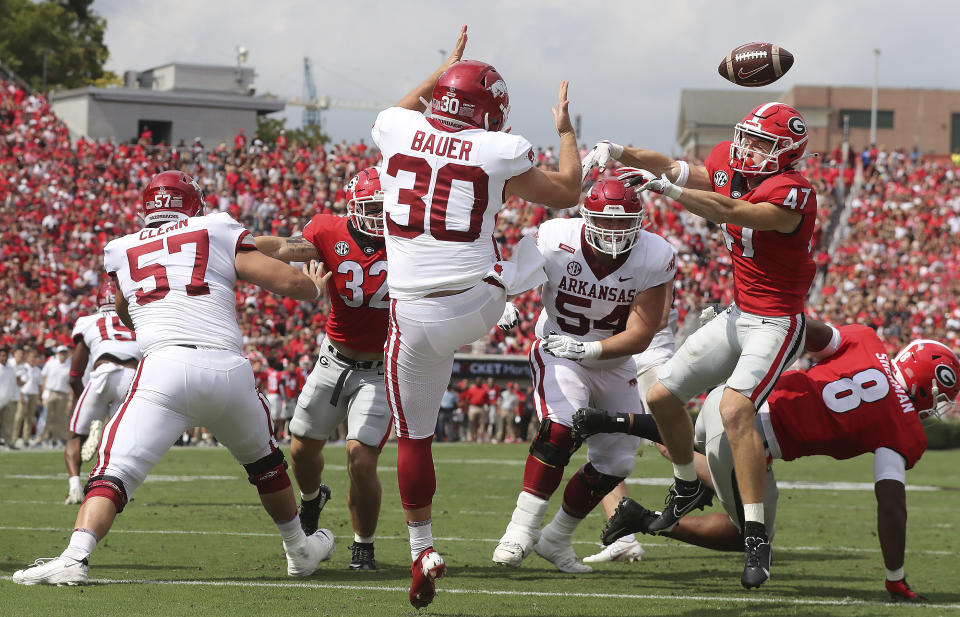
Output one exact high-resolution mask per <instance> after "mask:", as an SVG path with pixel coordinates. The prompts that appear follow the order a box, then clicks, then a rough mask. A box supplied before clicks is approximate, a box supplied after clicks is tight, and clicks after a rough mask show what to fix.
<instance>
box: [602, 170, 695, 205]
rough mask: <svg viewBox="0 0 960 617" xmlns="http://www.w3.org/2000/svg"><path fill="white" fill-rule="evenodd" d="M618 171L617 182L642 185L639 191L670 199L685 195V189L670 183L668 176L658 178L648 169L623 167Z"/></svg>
mask: <svg viewBox="0 0 960 617" xmlns="http://www.w3.org/2000/svg"><path fill="white" fill-rule="evenodd" d="M617 171H619V172H620V173H619V175H618V176H617V180H620V181H621V182H626V183H627V186H637V185H640V186H639V188H638V189H637V190H639V191H653V192H654V193H659V194H660V195H666V196H667V197H669V198H670V199H679V198H680V196H681V195H683V189H682V188H680V187H679V186H677V185H676V184H674V183H673V182H670V180H668V179H667V174H663V175H661V176H660V177H659V178H658V177H656V176H655V175H653V174H652V173H651V172H649V171H647V170H646V169H637V168H636V167H622V168H620V169H619V170H617Z"/></svg>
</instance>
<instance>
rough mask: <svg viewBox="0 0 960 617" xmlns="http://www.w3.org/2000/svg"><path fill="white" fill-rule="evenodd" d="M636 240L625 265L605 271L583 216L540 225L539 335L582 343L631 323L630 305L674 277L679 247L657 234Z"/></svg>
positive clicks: (596, 363)
mask: <svg viewBox="0 0 960 617" xmlns="http://www.w3.org/2000/svg"><path fill="white" fill-rule="evenodd" d="M639 234H640V235H639V237H638V238H637V243H636V244H635V245H634V246H633V248H632V249H630V252H629V253H627V255H626V257H625V259H624V261H623V263H621V264H620V266H619V267H615V269H613V270H606V269H605V268H604V267H603V266H602V265H601V264H600V262H599V261H598V260H597V258H596V256H595V253H594V252H593V251H592V249H591V250H589V251H587V252H584V250H583V247H584V246H588V245H587V244H586V241H585V240H584V236H583V219H580V218H573V219H553V220H550V221H547V222H545V223H544V224H542V225H541V226H540V230H539V232H538V233H537V234H536V236H526V237H525V238H523V240H521V241H520V242H521V244H522V243H524V242H536V244H537V249H538V250H539V251H540V254H541V255H542V256H543V259H544V265H543V267H544V270H545V271H546V273H547V282H546V283H544V285H543V291H542V292H541V298H542V301H543V310H542V311H541V312H540V317H539V318H538V319H537V326H536V334H537V337H538V338H541V339H542V338H546V336H547V335H548V334H550V333H552V332H556V333H557V334H566V335H568V336H571V337H573V338H575V339H577V340H580V341H599V340H602V339H605V338H608V337H610V336H613V335H614V334H616V333H617V332H622V331H623V329H624V328H625V327H626V325H627V317H628V316H629V314H630V305H631V303H632V302H633V300H634V298H635V297H636V295H637V294H639V293H641V292H643V291H645V290H647V289H649V288H651V287H656V286H657V285H662V284H663V283H666V282H668V281H672V280H673V278H674V275H675V274H676V271H677V259H676V250H674V248H673V247H672V246H670V243H669V242H667V241H666V240H664V239H663V238H661V237H660V236H658V235H656V234H652V233H649V232H646V231H640V232H639ZM623 361H624V358H610V359H604V360H589V361H584V362H583V364H584V366H589V367H595V368H605V367H612V366H617V365H619V364H621V363H622V362H623Z"/></svg>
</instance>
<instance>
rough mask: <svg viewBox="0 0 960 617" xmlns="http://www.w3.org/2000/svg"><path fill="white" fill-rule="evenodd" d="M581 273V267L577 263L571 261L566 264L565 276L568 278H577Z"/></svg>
mask: <svg viewBox="0 0 960 617" xmlns="http://www.w3.org/2000/svg"><path fill="white" fill-rule="evenodd" d="M581 272H583V266H581V265H580V264H579V263H578V262H576V261H571V262H570V263H568V264H567V274H569V275H570V276H578V275H579V274H580V273H581Z"/></svg>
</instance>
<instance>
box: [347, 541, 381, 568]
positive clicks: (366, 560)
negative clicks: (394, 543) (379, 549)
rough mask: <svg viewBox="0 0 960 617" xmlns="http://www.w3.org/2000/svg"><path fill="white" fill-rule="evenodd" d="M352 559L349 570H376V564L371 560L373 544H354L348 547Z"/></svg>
mask: <svg viewBox="0 0 960 617" xmlns="http://www.w3.org/2000/svg"><path fill="white" fill-rule="evenodd" d="M350 550H352V551H353V559H351V560H350V569H351V570H376V569H377V562H376V561H375V560H374V558H373V542H369V543H367V542H354V543H353V544H351V545H350Z"/></svg>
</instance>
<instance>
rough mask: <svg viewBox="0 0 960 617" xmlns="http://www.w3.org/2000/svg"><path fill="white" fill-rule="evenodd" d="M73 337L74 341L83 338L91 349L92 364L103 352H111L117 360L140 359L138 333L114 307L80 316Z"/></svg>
mask: <svg viewBox="0 0 960 617" xmlns="http://www.w3.org/2000/svg"><path fill="white" fill-rule="evenodd" d="M72 338H73V340H74V341H76V340H77V339H83V342H84V343H85V344H86V346H87V348H88V349H89V350H90V366H93V365H94V364H96V362H97V360H99V359H100V356H102V355H103V354H110V355H111V356H113V357H114V358H116V359H117V360H139V359H140V345H139V344H138V343H137V335H136V333H134V332H133V330H130V329H129V328H127V327H126V326H125V325H123V323H122V322H121V321H120V317H119V316H118V315H117V312H116V311H114V310H112V309H103V310H101V311H99V312H97V313H94V314H93V315H84V316H82V317H80V318H78V319H77V324H76V325H75V326H74V327H73V337H72Z"/></svg>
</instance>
